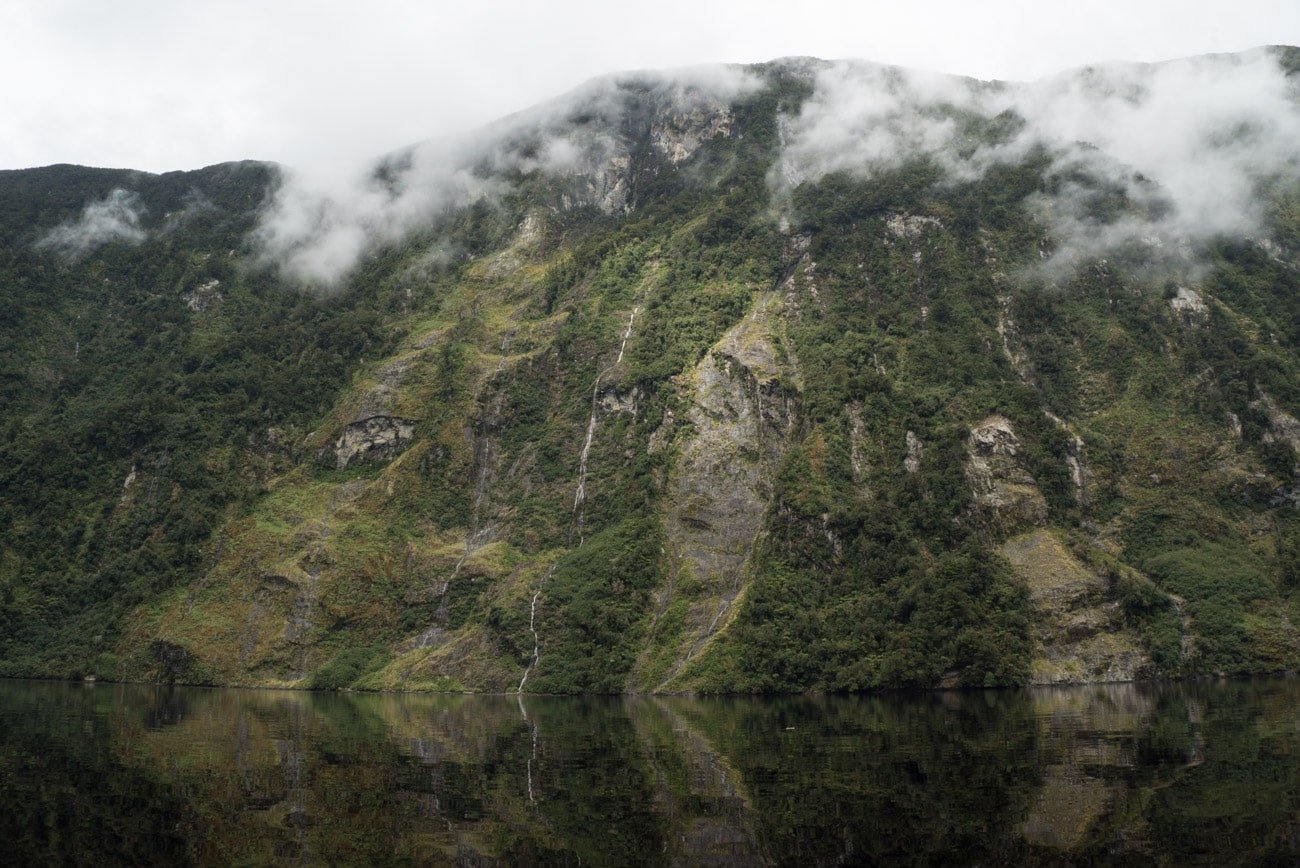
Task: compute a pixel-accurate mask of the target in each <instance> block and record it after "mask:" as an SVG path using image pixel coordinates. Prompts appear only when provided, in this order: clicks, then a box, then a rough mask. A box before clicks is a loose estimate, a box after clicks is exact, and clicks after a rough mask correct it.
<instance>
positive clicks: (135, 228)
mask: <svg viewBox="0 0 1300 868" xmlns="http://www.w3.org/2000/svg"><path fill="white" fill-rule="evenodd" d="M143 214H144V205H143V204H142V203H141V202H140V197H139V196H138V195H136V194H135V193H134V192H132V191H130V190H123V189H121V188H118V189H116V190H113V191H112V192H111V193H109V194H108V196H106V197H105V198H104V199H102V200H101V201H98V202H91V203H90V204H88V205H87V206H86V207H85V208H84V209H82V212H81V216H80V217H78V218H77V219H76V220H70V221H68V222H66V223H61V224H60V225H58V226H56V227H54V228H53V229H51V230H50V231H49V232H47V233H45V234H44V235H43V236H41V238H40V239H39V240H38V241H37V242H36V247H37V248H39V249H51V250H57V251H60V252H62V253H66V254H68V255H70V256H73V257H79V256H83V255H85V254H86V253H89V252H90V251H91V250H94V249H95V248H97V247H100V246H101V245H104V244H107V243H108V242H110V241H123V242H126V243H128V244H139V243H140V242H141V241H143V240H144V239H145V235H146V233H145V231H144V229H142V228H141V227H140V218H141V217H142V216H143Z"/></svg>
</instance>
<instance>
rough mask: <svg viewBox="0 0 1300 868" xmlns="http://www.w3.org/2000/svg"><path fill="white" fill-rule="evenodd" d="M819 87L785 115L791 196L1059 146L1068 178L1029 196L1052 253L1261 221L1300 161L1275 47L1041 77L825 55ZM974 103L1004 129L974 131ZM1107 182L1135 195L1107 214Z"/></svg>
mask: <svg viewBox="0 0 1300 868" xmlns="http://www.w3.org/2000/svg"><path fill="white" fill-rule="evenodd" d="M808 74H809V75H810V76H811V77H812V81H813V84H814V88H815V90H814V93H813V96H812V97H811V98H810V99H809V100H808V101H807V102H806V103H805V104H804V105H803V107H802V109H801V111H800V112H799V113H798V114H797V115H795V116H793V117H788V118H784V119H783V123H782V134H783V149H782V154H781V157H780V159H779V160H778V163H777V167H776V169H775V170H774V171H773V173H772V176H771V179H770V180H771V183H772V186H773V188H774V190H775V191H776V193H777V195H778V196H779V195H782V194H784V193H786V192H788V191H789V190H790V189H791V188H792V187H793V186H796V185H797V184H799V183H801V182H803V181H805V180H811V181H815V180H817V179H818V178H820V177H823V176H824V175H826V174H827V173H829V172H835V171H845V172H849V173H851V174H854V175H856V176H859V177H866V178H870V177H875V176H878V175H879V174H880V173H882V172H887V171H889V170H892V169H896V168H898V167H899V166H901V165H903V163H904V162H906V161H908V160H912V159H916V158H918V157H926V158H929V159H931V160H933V161H934V162H936V163H937V164H938V165H939V166H941V167H942V168H943V169H944V170H945V171H946V173H947V175H948V178H949V179H950V181H952V182H960V181H964V180H971V179H975V178H979V177H981V176H982V175H983V174H984V173H985V172H986V171H987V170H988V169H989V168H990V167H992V166H994V165H997V164H1011V163H1016V162H1019V161H1021V160H1024V159H1025V158H1026V157H1028V156H1029V155H1030V154H1031V153H1034V152H1036V151H1037V152H1046V153H1047V154H1049V155H1050V157H1051V166H1050V169H1049V172H1048V174H1049V176H1056V178H1057V180H1058V181H1059V183H1058V184H1057V189H1056V190H1055V192H1053V193H1052V194H1051V195H1040V196H1037V197H1035V198H1034V199H1033V200H1031V201H1030V202H1029V203H1028V204H1029V207H1030V208H1031V209H1032V210H1033V211H1034V212H1035V213H1036V214H1037V215H1038V216H1039V217H1040V218H1041V219H1043V220H1044V221H1045V222H1046V223H1047V225H1048V226H1049V228H1050V229H1051V230H1052V232H1053V234H1054V235H1055V236H1056V238H1057V241H1058V245H1059V246H1058V247H1057V249H1056V252H1055V253H1054V255H1053V257H1052V261H1050V262H1048V263H1046V264H1045V265H1046V266H1047V267H1051V266H1054V265H1068V264H1069V263H1072V262H1075V261H1078V260H1079V259H1080V258H1083V257H1088V256H1096V255H1100V254H1102V253H1104V252H1105V251H1107V250H1110V249H1113V248H1115V247H1117V246H1119V245H1122V244H1126V243H1131V242H1139V243H1141V244H1143V245H1145V246H1146V247H1147V248H1149V249H1151V250H1152V251H1163V252H1164V253H1166V254H1168V253H1171V252H1172V253H1173V254H1174V255H1179V254H1178V251H1183V252H1186V251H1187V249H1188V247H1189V245H1195V244H1197V243H1199V242H1203V241H1205V240H1208V239H1211V238H1214V237H1219V236H1224V235H1228V236H1234V237H1250V236H1253V235H1255V234H1258V233H1260V232H1261V231H1262V225H1263V217H1264V210H1263V209H1264V207H1265V201H1266V196H1265V195H1262V194H1266V193H1267V190H1268V188H1269V187H1270V185H1271V184H1274V183H1276V182H1277V180H1278V179H1294V178H1295V177H1297V175H1298V174H1300V172H1298V171H1297V170H1298V169H1300V110H1298V105H1300V103H1298V101H1297V89H1296V86H1295V84H1294V83H1293V82H1291V81H1289V80H1288V79H1287V77H1286V75H1285V73H1284V71H1283V70H1282V69H1281V67H1280V66H1279V64H1278V62H1277V59H1276V57H1275V56H1274V55H1273V53H1272V52H1271V51H1269V50H1266V49H1257V50H1253V51H1250V52H1246V53H1244V54H1238V55H1208V56H1202V57H1196V58H1189V59H1185V60H1175V61H1170V62H1166V63H1160V64H1121V63H1114V64H1105V65H1100V66H1090V67H1084V68H1082V69H1076V70H1071V71H1068V72H1064V73H1061V74H1058V75H1054V76H1050V77H1048V78H1044V79H1041V80H1038V81H1034V82H1029V83H997V82H981V81H977V80H974V79H969V78H959V77H955V76H946V75H938V74H930V73H922V72H914V71H909V70H903V69H898V68H894V67H884V66H878V65H874V64H866V63H857V62H835V63H826V64H821V65H819V66H817V67H815V68H810V69H809V70H808ZM971 118H980V119H984V120H994V121H996V122H997V123H998V127H999V129H1001V130H1004V131H1009V132H1007V133H1005V134H1003V135H1001V136H1000V137H999V136H997V135H992V136H990V135H987V134H985V135H972V133H971V125H970V119H971ZM1098 188H1104V189H1109V190H1111V191H1118V192H1122V193H1123V194H1124V196H1125V197H1126V198H1127V199H1128V201H1129V203H1130V205H1131V207H1130V208H1128V209H1127V210H1125V211H1124V212H1123V213H1122V214H1119V215H1114V214H1108V215H1097V214H1096V213H1095V208H1094V206H1095V204H1096V201H1097V190H1098Z"/></svg>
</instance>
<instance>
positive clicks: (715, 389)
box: [643, 293, 795, 686]
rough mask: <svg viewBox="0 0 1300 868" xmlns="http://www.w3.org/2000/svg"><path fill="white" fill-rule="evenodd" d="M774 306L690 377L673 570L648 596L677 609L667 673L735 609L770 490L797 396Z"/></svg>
mask: <svg viewBox="0 0 1300 868" xmlns="http://www.w3.org/2000/svg"><path fill="white" fill-rule="evenodd" d="M779 307H780V300H779V297H778V296H777V295H776V293H764V294H763V295H762V296H761V297H760V298H759V300H758V301H757V302H756V304H755V306H754V308H753V310H752V311H751V312H750V313H749V315H748V316H746V317H745V319H743V320H742V321H741V322H739V323H738V324H736V325H735V326H733V327H732V328H731V329H730V330H729V331H728V332H727V333H726V334H725V335H723V337H722V339H721V340H720V341H718V343H717V344H715V345H714V347H713V348H712V349H711V350H710V351H709V352H708V353H707V354H706V355H705V356H704V358H703V360H701V361H700V363H699V364H698V365H697V366H696V368H695V370H694V371H693V372H692V375H691V377H690V387H691V390H692V394H691V408H690V412H689V415H688V419H687V421H688V422H689V423H690V425H691V430H692V434H691V436H690V438H689V439H688V440H687V441H686V442H685V443H684V444H683V445H682V446H681V451H680V453H679V457H678V460H677V466H676V467H675V469H674V470H673V472H672V475H671V477H670V480H669V483H668V485H669V490H670V494H669V501H670V503H671V506H670V508H669V510H668V514H667V516H666V517H665V522H664V526H665V530H666V531H667V536H668V542H669V545H668V552H667V554H668V557H669V558H670V562H669V566H668V572H669V574H670V576H671V579H670V581H669V583H668V585H667V586H666V587H663V588H660V589H659V591H658V592H657V594H656V600H655V609H656V611H657V612H658V613H660V615H662V614H663V613H665V612H667V611H668V610H669V608H670V607H676V608H677V609H678V611H681V610H683V609H684V611H682V614H683V615H684V625H682V628H681V635H680V636H679V637H677V638H675V639H669V638H668V637H666V636H665V637H662V638H664V639H665V640H667V641H670V642H671V645H672V653H671V656H672V661H673V662H672V665H671V666H670V667H669V669H668V671H667V672H666V673H662V675H663V678H664V680H665V681H668V680H671V679H672V678H673V677H675V676H676V675H677V674H678V673H679V672H680V671H681V669H682V667H683V666H684V665H685V664H686V663H687V662H689V660H690V659H692V658H693V657H694V656H695V655H696V654H697V653H698V652H699V651H700V650H701V649H702V648H703V646H704V644H705V643H706V642H707V641H708V640H709V639H710V638H712V637H713V636H714V635H716V634H717V633H718V632H719V631H720V630H721V629H722V628H723V627H724V626H725V625H726V623H727V621H728V615H729V614H730V613H732V612H733V611H734V605H733V604H734V603H735V602H736V600H737V599H738V597H739V596H740V595H741V593H742V592H743V589H744V584H745V578H746V576H745V572H746V565H747V562H748V560H749V556H750V552H751V551H752V550H753V546H754V541H755V539H756V538H757V537H758V535H759V532H760V531H761V529H762V526H763V517H764V513H765V512H766V510H767V504H768V502H769V500H770V497H771V491H770V484H769V480H770V479H771V476H772V472H773V469H774V468H775V466H776V464H777V462H778V461H779V460H780V457H781V454H782V452H783V451H784V448H785V444H786V440H787V438H788V437H789V435H790V432H791V430H792V428H793V425H794V412H795V410H794V398H795V396H794V395H792V394H790V392H789V391H788V386H787V385H785V384H786V383H793V382H794V379H795V376H794V375H795V372H794V370H793V365H792V364H791V363H790V362H784V361H781V360H779V355H780V354H779V353H778V351H777V349H776V340H777V338H776V337H775V335H774V333H773V331H772V329H773V326H774V325H775V323H776V313H777V310H778V309H779ZM658 621H659V618H656V626H659V625H658ZM643 663H644V661H643ZM650 686H657V684H652V685H650Z"/></svg>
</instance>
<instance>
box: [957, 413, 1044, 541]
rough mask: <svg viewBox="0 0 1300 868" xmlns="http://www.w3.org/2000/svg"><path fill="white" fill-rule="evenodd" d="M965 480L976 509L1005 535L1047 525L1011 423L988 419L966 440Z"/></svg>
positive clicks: (1004, 420) (999, 419)
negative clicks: (969, 487) (968, 484)
mask: <svg viewBox="0 0 1300 868" xmlns="http://www.w3.org/2000/svg"><path fill="white" fill-rule="evenodd" d="M966 453H967V459H966V479H967V480H968V481H969V482H970V486H971V492H972V494H973V496H974V501H975V506H976V508H977V509H978V510H980V511H981V512H983V513H984V514H985V515H987V516H988V517H989V519H990V520H991V521H992V523H993V524H994V525H995V526H996V527H998V528H999V529H1001V530H1002V531H1004V532H1007V533H1011V532H1014V531H1015V530H1017V529H1023V528H1025V527H1038V526H1041V525H1043V524H1045V523H1046V522H1047V501H1046V500H1045V499H1044V498H1043V493H1042V491H1040V490H1039V488H1038V484H1037V483H1036V482H1035V481H1034V477H1033V476H1032V475H1031V474H1030V473H1029V470H1028V469H1027V468H1026V467H1025V465H1024V463H1023V460H1022V459H1021V457H1020V439H1019V438H1018V437H1017V436H1016V432H1015V430H1014V429H1013V428H1012V427H1011V422H1010V421H1008V420H1007V419H1006V418H1004V417H1002V416H989V417H988V418H987V419H985V420H984V421H982V422H980V423H979V424H978V425H976V426H975V427H974V428H972V429H971V432H970V437H969V438H967V440H966Z"/></svg>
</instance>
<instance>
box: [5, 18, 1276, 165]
mask: <svg viewBox="0 0 1300 868" xmlns="http://www.w3.org/2000/svg"><path fill="white" fill-rule="evenodd" d="M1267 43H1287V44H1297V43H1300V2H1298V0H1227V2H1198V0H1149V2H1143V0H1126V2H1114V0H1091V2H1087V3H1082V2H1055V3H1053V2H1044V0H981V2H972V0H930V2H922V0H912V2H908V3H906V4H904V3H901V2H867V0H857V2H840V0H783V2H769V0H745V2H731V0H728V2H702V0H655V2H637V3H627V4H619V3H614V2H608V0H606V2H592V0H532V2H518V0H500V2H491V0H487V2H480V3H466V2H455V3H453V2H444V0H434V2H411V0H367V2H364V3H360V2H330V0H210V2H191V0H112V2H109V0H0V76H3V79H4V81H5V82H6V84H5V86H4V87H3V88H0V168H19V167H25V166H37V165H45V164H49V163H56V162H74V163H83V164H87V165H98V166H124V167H132V168H140V169H149V170H153V171H164V170H168V169H180V168H196V167H199V166H203V165H207V164H210V163H215V162H221V161H224V160H233V159H243V158H257V159H271V160H279V161H281V162H285V163H288V164H290V165H295V166H299V167H302V168H305V169H309V170H329V169H330V168H331V167H335V166H347V165H352V164H354V163H356V162H357V161H359V160H362V159H364V158H367V157H371V156H375V155H377V154H380V153H382V152H385V151H388V150H391V149H393V148H395V147H399V146H401V145H404V144H407V143H410V142H414V141H417V140H420V139H425V138H429V137H431V136H437V135H443V134H447V133H452V132H457V131H461V130H465V129H468V128H472V127H474V126H477V125H479V124H482V123H485V122H488V121H491V120H493V119H495V118H497V117H500V116H501V115H504V114H507V113H509V112H512V111H516V110H518V109H521V108H524V107H527V106H529V105H531V104H533V103H536V102H539V101H541V100H543V99H547V98H549V97H552V96H555V95H557V94H559V93H560V92H562V91H565V90H567V89H569V88H571V87H574V86H575V85H577V84H579V83H581V82H582V81H584V80H586V79H588V78H591V77H593V76H596V75H601V74H604V73H607V72H613V71H618V70H626V69H645V68H660V67H674V66H683V65H690V64H698V63H708V62H717V61H722V62H735V63H752V62H757V61H763V60H770V59H772V58H775V57H781V56H786V55H799V54H807V55H816V56H819V57H826V58H840V57H846V58H847V57H854V58H864V59H868V60H875V61H880V62H885V63H895V64H900V65H904V66H910V67H919V68H923V69H931V70H938V71H944V72H954V73H962V74H967V75H974V76H978V77H981V78H1015V79H1026V78H1035V77H1038V76H1042V75H1046V74H1049V73H1052V72H1055V71H1058V70H1061V69H1064V68H1067V67H1071V66H1078V65H1081V64H1085V63H1089V62H1094V61H1104V60H1144V61H1150V60H1161V59H1168V58H1173V57H1180V56H1186V55H1191V54H1199V53H1204V52H1211V51H1235V50H1240V49H1244V48H1249V47H1252V46H1255V45H1261V44H1267Z"/></svg>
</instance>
